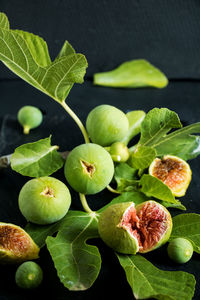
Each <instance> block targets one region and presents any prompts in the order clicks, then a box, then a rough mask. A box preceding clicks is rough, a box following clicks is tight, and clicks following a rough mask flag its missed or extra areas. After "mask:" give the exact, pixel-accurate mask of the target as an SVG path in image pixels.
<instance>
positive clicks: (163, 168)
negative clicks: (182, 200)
mask: <svg viewBox="0 0 200 300" xmlns="http://www.w3.org/2000/svg"><path fill="white" fill-rule="evenodd" d="M149 174H150V175H152V176H154V177H157V178H158V179H160V180H161V181H162V182H163V183H165V184H166V185H167V186H168V187H169V188H170V189H171V191H172V194H173V195H174V196H176V197H182V196H184V195H185V193H186V190H187V188H188V186H189V184H190V181H191V176H192V172H191V169H190V166H189V164H188V163H187V162H186V161H184V160H183V159H181V158H179V157H177V156H172V155H165V156H164V157H163V158H162V159H160V158H156V159H154V161H153V162H152V163H151V165H150V167H149Z"/></svg>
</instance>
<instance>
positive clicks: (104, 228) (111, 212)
mask: <svg viewBox="0 0 200 300" xmlns="http://www.w3.org/2000/svg"><path fill="white" fill-rule="evenodd" d="M132 204H133V202H124V203H117V204H112V205H110V206H109V207H108V208H106V209H105V210H104V211H103V212H102V213H101V214H100V218H99V224H98V230H99V235H100V237H101V239H102V240H103V241H104V243H105V244H106V245H107V246H109V247H110V248H112V249H114V250H115V251H117V252H120V253H123V254H136V253H137V252H138V251H139V244H138V241H137V239H135V238H133V237H131V236H130V234H129V233H128V232H127V231H126V230H124V229H123V228H122V227H118V224H119V223H120V221H121V218H122V215H123V213H124V212H125V210H126V209H127V208H128V207H130V205H132Z"/></svg>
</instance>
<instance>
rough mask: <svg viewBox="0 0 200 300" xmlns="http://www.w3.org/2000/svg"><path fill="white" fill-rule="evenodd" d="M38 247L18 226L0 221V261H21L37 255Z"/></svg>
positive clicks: (3, 262) (2, 262)
mask: <svg viewBox="0 0 200 300" xmlns="http://www.w3.org/2000/svg"><path fill="white" fill-rule="evenodd" d="M39 251H40V249H39V247H38V246H37V245H36V244H35V242H34V241H33V240H32V238H31V237H30V235H29V234H28V233H27V232H26V231H25V230H24V229H22V228H21V227H20V226H17V225H14V224H10V223H2V222H1V223H0V263H1V264H7V263H9V264H12V263H21V262H24V261H26V260H32V259H37V258H38V257H39Z"/></svg>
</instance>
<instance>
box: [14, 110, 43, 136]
mask: <svg viewBox="0 0 200 300" xmlns="http://www.w3.org/2000/svg"><path fill="white" fill-rule="evenodd" d="M17 118H18V121H19V123H20V124H21V125H22V126H23V128H24V134H29V131H30V129H33V128H36V127H38V126H39V125H40V124H41V123H42V119H43V115H42V112H41V111H40V110H39V108H37V107H35V106H31V105H26V106H23V107H22V108H21V109H20V110H19V111H18V114H17Z"/></svg>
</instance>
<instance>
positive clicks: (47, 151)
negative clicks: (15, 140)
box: [11, 137, 64, 177]
mask: <svg viewBox="0 0 200 300" xmlns="http://www.w3.org/2000/svg"><path fill="white" fill-rule="evenodd" d="M57 149H58V146H51V137H48V138H45V139H41V140H39V141H37V142H33V143H27V144H24V145H21V146H19V147H17V148H16V149H15V151H14V153H13V155H12V156H11V168H12V169H13V170H14V171H16V172H18V173H20V174H21V175H24V176H29V177H41V176H49V175H51V174H52V173H54V172H56V171H57V170H59V169H60V168H62V166H63V164H64V159H63V158H62V157H61V155H60V154H59V153H58V152H57Z"/></svg>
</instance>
